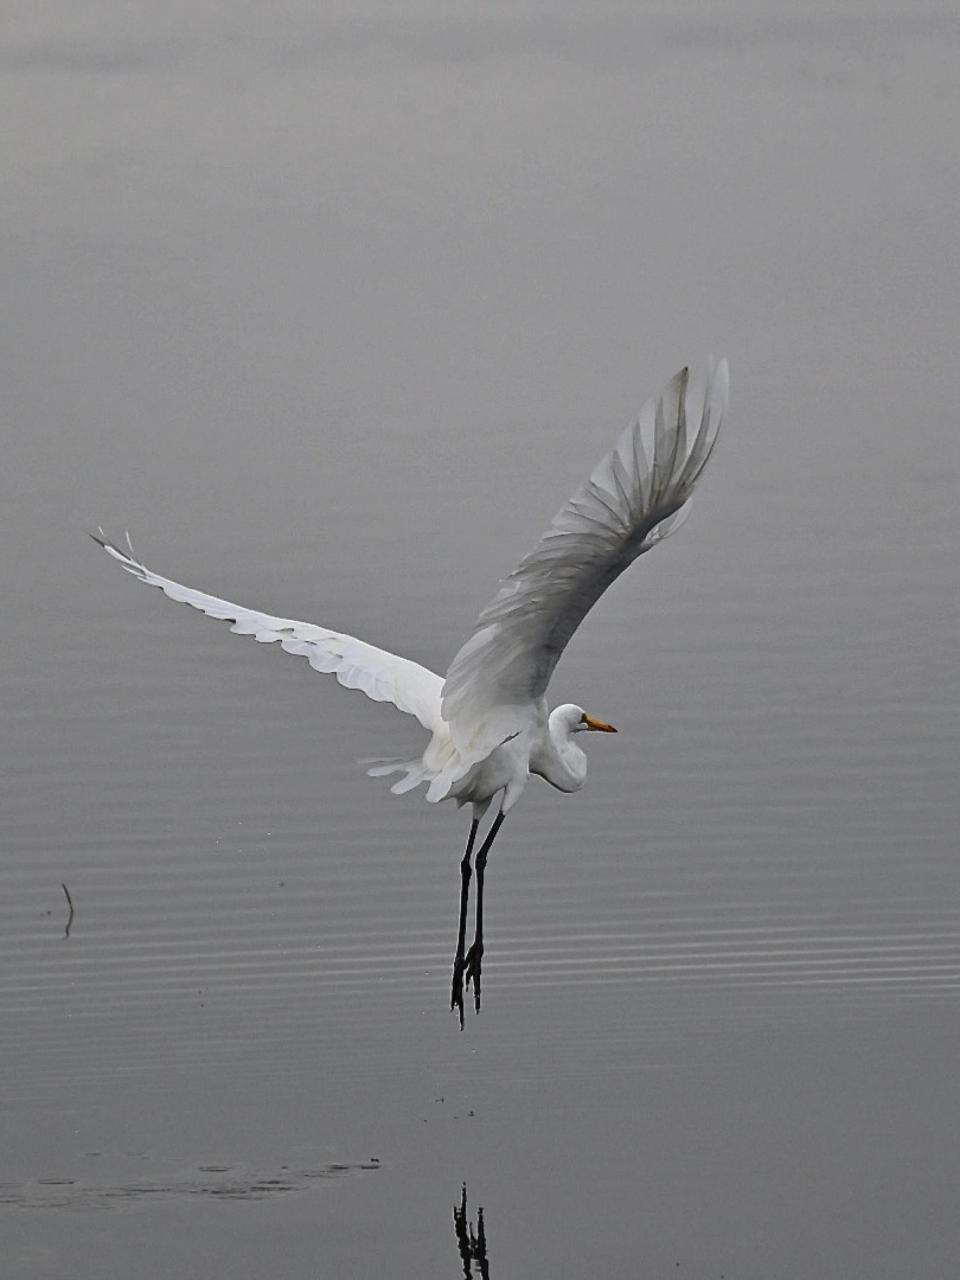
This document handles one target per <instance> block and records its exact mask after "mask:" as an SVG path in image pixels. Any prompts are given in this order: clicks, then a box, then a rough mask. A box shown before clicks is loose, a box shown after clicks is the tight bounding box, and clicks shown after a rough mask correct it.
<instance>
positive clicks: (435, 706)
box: [91, 529, 443, 732]
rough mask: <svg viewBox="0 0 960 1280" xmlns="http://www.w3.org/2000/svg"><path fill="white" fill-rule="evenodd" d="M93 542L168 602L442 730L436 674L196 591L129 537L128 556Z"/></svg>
mask: <svg viewBox="0 0 960 1280" xmlns="http://www.w3.org/2000/svg"><path fill="white" fill-rule="evenodd" d="M91 537H92V538H93V540H94V541H95V542H97V543H99V544H100V546H101V547H103V549H104V551H106V553H107V554H108V555H110V556H112V557H113V558H114V560H116V561H118V563H119V564H121V565H122V566H123V568H124V569H126V571H127V573H132V574H133V575H134V577H135V578H139V579H140V581H141V582H145V583H147V585H148V586H151V587H159V588H160V590H161V591H162V592H163V593H164V595H166V596H169V597H170V599H171V600H179V601H180V602H181V603H182V604H188V605H190V606H191V607H192V608H194V609H199V610H200V611H201V613H205V614H206V615H207V616H208V617H210V618H222V619H224V620H225V621H229V622H232V623H233V626H232V627H231V628H230V630H231V631H236V632H237V633H238V634H239V635H242V636H253V637H254V638H255V639H256V640H258V641H259V642H260V643H261V644H268V643H270V642H271V641H273V640H279V641H280V648H281V649H284V650H286V652H287V653H295V654H302V655H303V657H305V658H306V659H307V661H308V662H309V663H310V665H311V667H313V669H314V670H315V671H330V672H333V673H335V674H336V677H337V679H338V680H339V681H340V683H341V684H342V685H345V686H346V688H348V689H362V690H363V692H364V693H365V694H366V695H367V697H368V698H372V699H373V700H374V701H375V702H392V703H393V704H394V706H396V707H399V708H400V710H401V711H406V712H408V713H409V714H410V715H413V716H416V717H417V719H418V720H419V721H420V723H421V724H422V725H423V727H424V728H425V729H429V730H431V732H436V731H438V730H440V731H442V730H443V722H442V720H441V718H440V690H441V687H442V685H443V681H442V680H441V678H440V676H438V675H435V674H434V673H433V672H432V671H428V670H427V668H426V667H421V666H420V665H419V664H418V663H416V662H411V661H409V659H407V658H399V657H397V655H396V654H394V653H388V652H387V651H386V650H384V649H377V648H376V647H375V646H374V645H372V644H365V643H364V642H363V641H362V640H356V639H354V637H353V636H345V635H341V634H340V633H339V632H337V631H328V630H327V629H326V628H325V627H318V626H315V625H314V624H313V623H311V622H295V621H293V620H292V619H291V618H273V617H271V616H270V615H269V614H267V613H257V612H256V611H255V610H253V609H244V608H243V607H242V606H241V605H238V604H230V602H229V601H228V600H219V599H218V598H217V597H216V596H208V595H205V594H204V593H203V592H202V591H194V590H193V588H192V587H185V586H182V585H181V584H180V583H179V582H172V581H171V580H170V579H169V578H161V577H160V575H159V574H157V573H154V572H153V571H152V570H151V569H148V568H147V567H146V565H144V564H141V563H140V562H139V560H137V559H136V558H135V556H134V553H133V547H132V546H130V539H129V538H128V539H127V547H128V549H129V554H127V553H126V552H124V551H121V550H120V548H119V547H115V546H114V545H113V543H112V542H108V541H107V539H106V537H105V536H104V533H103V530H102V529H101V530H100V531H99V536H98V535H97V534H92V535H91Z"/></svg>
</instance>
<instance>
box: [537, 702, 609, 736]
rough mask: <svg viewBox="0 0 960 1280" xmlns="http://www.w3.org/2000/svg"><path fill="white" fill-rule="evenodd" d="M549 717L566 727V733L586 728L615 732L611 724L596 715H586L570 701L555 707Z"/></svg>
mask: <svg viewBox="0 0 960 1280" xmlns="http://www.w3.org/2000/svg"><path fill="white" fill-rule="evenodd" d="M550 718H551V720H553V719H556V721H558V722H559V723H560V724H562V725H563V726H564V727H565V728H566V730H567V732H568V733H584V732H585V731H586V730H588V729H589V730H591V731H592V732H593V733H616V732H617V731H616V729H615V728H614V727H613V725H612V724H607V722H606V721H605V720H598V719H597V717H596V716H591V715H588V714H587V713H586V711H584V709H583V707H578V706H575V705H574V704H573V703H572V702H568V703H566V704H565V705H564V706H562V707H557V709H556V710H555V711H554V713H553V715H552V716H551V717H550Z"/></svg>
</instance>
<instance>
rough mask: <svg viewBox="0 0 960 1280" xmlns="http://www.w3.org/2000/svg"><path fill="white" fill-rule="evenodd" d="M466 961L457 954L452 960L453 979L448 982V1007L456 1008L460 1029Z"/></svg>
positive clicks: (461, 1025) (461, 1026) (461, 1024)
mask: <svg viewBox="0 0 960 1280" xmlns="http://www.w3.org/2000/svg"><path fill="white" fill-rule="evenodd" d="M465 970H466V961H465V960H464V958H463V956H462V955H458V956H457V958H456V959H455V960H454V962H453V980H452V982H451V983H450V1009H451V1011H453V1010H456V1012H457V1016H458V1017H459V1019H460V1030H461V1031H462V1030H463V975H464V971H465Z"/></svg>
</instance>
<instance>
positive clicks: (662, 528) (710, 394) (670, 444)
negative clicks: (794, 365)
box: [442, 360, 729, 767]
mask: <svg viewBox="0 0 960 1280" xmlns="http://www.w3.org/2000/svg"><path fill="white" fill-rule="evenodd" d="M728 396H729V373H728V369H727V362H726V360H721V361H720V362H719V363H717V364H714V363H713V361H710V363H709V367H708V370H707V376H706V381H705V383H704V384H702V385H700V386H699V387H696V386H695V385H694V384H693V383H692V382H691V381H690V378H689V372H688V370H687V369H682V370H681V371H680V372H679V373H678V374H677V375H676V377H674V378H673V379H672V380H671V382H670V383H669V385H668V386H667V387H666V388H665V389H664V390H663V391H662V392H661V394H660V395H659V396H657V397H655V398H654V399H652V400H650V401H648V402H647V404H645V405H644V407H643V409H642V410H641V411H640V416H639V418H638V419H637V422H636V424H635V425H634V426H632V427H630V428H628V429H627V430H626V431H625V432H624V433H623V435H622V436H621V437H620V440H619V442H618V443H617V447H616V448H615V449H614V450H613V452H612V453H610V454H608V456H607V457H606V458H604V459H603V461H602V462H601V463H600V464H599V466H598V467H596V469H595V470H594V472H593V474H592V475H591V476H590V479H589V480H587V481H586V483H585V484H583V485H581V487H580V488H579V489H578V490H577V492H576V493H575V494H574V495H573V497H572V498H571V499H570V501H569V502H568V503H567V504H566V505H565V506H564V507H563V508H562V509H561V510H560V511H559V512H558V513H557V515H556V516H555V517H554V519H553V523H552V525H551V527H550V528H549V529H548V530H547V532H546V533H545V534H544V535H543V537H542V538H541V539H540V541H539V542H538V543H537V544H536V546H535V547H534V548H533V549H532V550H531V551H529V552H528V553H527V554H526V555H525V556H524V557H523V559H522V560H521V561H520V563H519V564H518V565H517V567H516V568H515V569H514V570H513V572H512V573H511V574H510V575H509V576H508V577H507V578H506V579H504V581H503V583H502V585H501V587H500V590H499V591H498V592H497V594H496V595H495V596H494V598H493V599H492V600H491V601H490V603H489V604H488V605H487V606H486V608H485V609H484V610H483V612H482V613H481V614H480V616H479V618H478V619H477V623H476V626H475V627H474V630H473V633H472V634H471V636H470V638H469V639H468V640H467V642H466V643H465V644H464V645H463V647H462V648H461V649H460V651H459V652H458V653H457V654H456V656H455V657H454V659H453V662H452V663H451V665H450V669H449V671H448V672H447V678H446V681H445V682H444V686H443V701H442V709H443V718H444V719H445V720H446V721H448V722H449V724H450V731H451V736H452V738H453V742H454V744H455V746H456V748H457V752H458V754H459V757H460V761H461V765H462V766H464V767H469V765H470V764H472V763H475V762H476V761H478V760H481V759H483V758H484V757H485V756H486V755H487V754H488V753H489V752H490V751H491V750H493V748H494V747H496V746H498V745H499V744H500V743H501V742H503V741H504V740H505V739H507V738H509V737H511V736H513V735H515V734H517V733H519V732H521V731H522V730H523V729H524V728H525V727H526V726H527V725H528V724H529V722H530V715H531V703H535V702H536V701H537V700H539V699H540V698H542V697H543V695H544V693H545V691H546V688H547V683H548V681H549V680H550V676H551V675H552V673H553V669H554V667H555V666H556V664H557V661H558V659H559V657H560V654H561V653H562V652H563V649H564V646H565V645H566V643H567V641H568V640H569V639H570V637H571V636H572V635H573V633H574V631H576V629H577V627H578V626H579V625H580V623H581V622H582V620H583V618H584V616H585V615H586V613H587V612H588V610H589V609H590V608H591V607H592V606H593V605H594V604H595V603H596V601H597V600H598V599H599V598H600V596H601V595H602V594H603V592H604V591H606V589H607V587H609V586H610V584H611V582H613V581H614V580H615V579H616V578H618V577H619V576H620V574H621V573H623V571H624V569H626V568H627V567H628V565H630V564H632V562H633V561H634V560H635V559H636V558H637V556H639V555H642V554H643V552H645V551H649V550H650V549H651V547H654V546H656V544H657V543H658V542H660V541H661V540H662V539H663V538H664V537H666V535H667V534H668V533H670V532H671V530H672V529H673V528H675V527H676V525H677V522H678V514H679V512H680V510H681V508H682V507H683V506H684V504H685V503H686V502H687V500H688V499H689V497H690V495H691V493H692V492H693V487H694V485H695V484H696V481H697V478H698V477H699V475H700V473H701V471H702V470H703V468H704V466H705V465H706V462H707V460H708V458H709V457H710V453H711V450H712V449H713V446H714V443H715V441H716V438H717V432H718V431H719V429H720V423H721V421H722V419H723V415H724V412H725V411H726V407H727V400H728ZM644 437H646V438H647V439H648V441H650V442H651V452H650V455H649V456H648V452H647V448H646V447H645V445H644Z"/></svg>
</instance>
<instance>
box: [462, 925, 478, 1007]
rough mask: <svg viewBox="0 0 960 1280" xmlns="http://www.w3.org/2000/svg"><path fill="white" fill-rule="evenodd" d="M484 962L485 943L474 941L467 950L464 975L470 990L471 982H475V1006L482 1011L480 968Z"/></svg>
mask: <svg viewBox="0 0 960 1280" xmlns="http://www.w3.org/2000/svg"><path fill="white" fill-rule="evenodd" d="M482 963H483V943H482V942H479V941H477V942H474V944H473V946H472V947H471V948H470V950H469V951H468V952H467V958H466V960H465V961H464V966H463V969H464V977H465V978H466V980H467V989H468V990H469V988H470V984H471V982H472V983H473V1007H474V1009H475V1010H476V1011H477V1013H479V1012H480V970H481V966H482Z"/></svg>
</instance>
